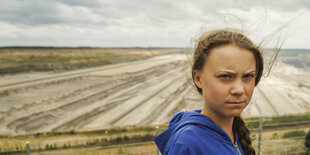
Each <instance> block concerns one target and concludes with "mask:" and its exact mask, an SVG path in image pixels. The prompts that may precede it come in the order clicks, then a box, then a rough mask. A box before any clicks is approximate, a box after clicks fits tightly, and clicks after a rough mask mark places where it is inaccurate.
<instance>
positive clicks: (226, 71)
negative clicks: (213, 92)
mask: <svg viewBox="0 0 310 155" xmlns="http://www.w3.org/2000/svg"><path fill="white" fill-rule="evenodd" d="M223 72H224V73H229V74H236V73H237V72H235V71H232V70H219V71H217V72H216V73H223Z"/></svg>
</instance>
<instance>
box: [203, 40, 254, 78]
mask: <svg viewBox="0 0 310 155" xmlns="http://www.w3.org/2000/svg"><path fill="white" fill-rule="evenodd" d="M210 52H211V53H210V55H209V56H208V58H207V62H206V63H205V66H204V68H208V69H211V70H212V71H220V70H229V71H232V72H248V71H250V70H255V68H256V62H255V57H254V54H253V53H252V52H251V51H249V50H247V49H244V48H240V47H238V46H235V45H224V46H220V47H216V48H214V49H212V50H211V51H210Z"/></svg>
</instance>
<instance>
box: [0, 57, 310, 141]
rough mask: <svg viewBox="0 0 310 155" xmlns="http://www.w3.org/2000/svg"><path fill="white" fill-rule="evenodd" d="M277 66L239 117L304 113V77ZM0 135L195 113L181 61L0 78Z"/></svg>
mask: <svg viewBox="0 0 310 155" xmlns="http://www.w3.org/2000/svg"><path fill="white" fill-rule="evenodd" d="M284 62H285V61H283V62H282V60H281V59H279V61H277V62H276V64H275V65H274V67H273V69H272V72H271V74H270V75H269V76H268V77H263V79H262V81H261V83H260V84H259V86H258V87H256V88H255V92H254V95H253V98H252V101H251V103H250V104H249V106H248V107H247V108H246V109H245V111H244V113H243V117H252V116H278V115H287V114H296V113H306V112H310V78H309V77H310V73H309V70H308V69H307V68H305V67H304V68H302V67H301V68H298V67H296V66H294V65H292V64H289V63H284ZM0 96H1V97H0V107H1V108H0V134H12V135H15V134H28V133H37V132H45V131H60V130H78V129H88V128H108V127H113V126H125V125H148V124H153V125H155V124H165V123H168V121H169V120H170V118H171V117H172V115H173V114H174V113H175V112H177V111H182V110H192V109H199V108H201V106H202V99H201V96H200V95H199V94H198V93H197V92H196V90H195V88H194V86H193V84H192V82H191V76H190V61H189V59H188V57H187V56H186V55H184V54H170V55H164V56H157V57H153V58H150V59H145V60H139V61H133V62H128V63H120V64H114V65H106V66H102V67H95V68H90V69H82V70H77V71H70V72H63V73H51V72H48V73H45V72H43V73H40V72H35V73H23V74H16V75H5V76H2V77H1V78H0Z"/></svg>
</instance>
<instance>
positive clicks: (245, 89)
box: [194, 45, 256, 117]
mask: <svg viewBox="0 0 310 155" xmlns="http://www.w3.org/2000/svg"><path fill="white" fill-rule="evenodd" d="M210 52H211V53H210V54H209V56H208V57H207V60H206V62H205V64H204V66H203V69H202V70H201V71H199V72H196V73H195V75H194V81H195V83H196V85H197V86H198V87H200V88H201V89H202V95H203V98H204V102H205V105H204V106H205V107H204V110H206V111H205V112H206V113H207V114H210V115H216V116H221V117H223V116H224V117H233V116H238V115H240V113H241V112H242V111H243V109H244V108H245V107H246V106H247V105H248V104H249V102H250V99H251V97H252V94H253V90H254V87H255V71H256V63H255V57H254V55H253V53H252V52H251V51H249V50H247V49H243V48H240V47H238V46H235V45H223V46H220V47H216V48H214V49H211V51H210Z"/></svg>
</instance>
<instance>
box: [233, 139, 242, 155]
mask: <svg viewBox="0 0 310 155" xmlns="http://www.w3.org/2000/svg"><path fill="white" fill-rule="evenodd" d="M234 146H235V148H236V150H237V151H238V153H239V155H242V154H241V152H240V149H239V146H238V144H237V142H235V144H234Z"/></svg>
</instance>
